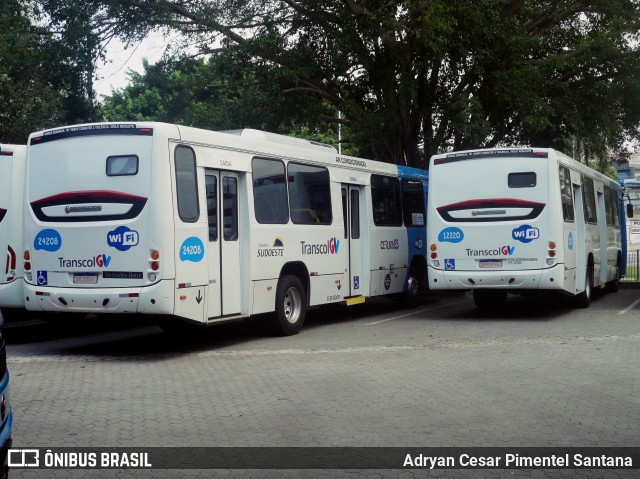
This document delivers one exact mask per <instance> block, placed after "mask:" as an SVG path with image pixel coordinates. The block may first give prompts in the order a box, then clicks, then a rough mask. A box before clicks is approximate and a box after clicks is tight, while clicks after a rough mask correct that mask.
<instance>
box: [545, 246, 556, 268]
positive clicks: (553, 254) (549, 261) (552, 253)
mask: <svg viewBox="0 0 640 479" xmlns="http://www.w3.org/2000/svg"><path fill="white" fill-rule="evenodd" d="M548 246H549V249H548V250H547V256H548V258H547V264H548V265H552V264H553V262H554V258H555V257H556V243H555V241H549V244H548Z"/></svg>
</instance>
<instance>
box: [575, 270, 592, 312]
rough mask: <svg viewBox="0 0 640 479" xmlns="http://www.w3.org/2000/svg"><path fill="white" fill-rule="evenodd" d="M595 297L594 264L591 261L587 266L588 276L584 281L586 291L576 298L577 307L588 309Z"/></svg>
mask: <svg viewBox="0 0 640 479" xmlns="http://www.w3.org/2000/svg"><path fill="white" fill-rule="evenodd" d="M592 296H593V263H592V262H591V260H589V263H588V264H587V276H586V278H585V280H584V291H583V292H582V293H580V294H578V295H577V296H576V298H575V305H576V307H578V308H588V307H589V305H590V304H591V298H592Z"/></svg>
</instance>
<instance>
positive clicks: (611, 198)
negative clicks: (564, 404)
mask: <svg viewBox="0 0 640 479" xmlns="http://www.w3.org/2000/svg"><path fill="white" fill-rule="evenodd" d="M429 178H430V187H429V213H428V215H427V218H428V220H427V232H428V233H427V236H428V242H429V249H430V251H429V260H428V265H429V267H428V276H429V288H430V289H433V290H439V289H465V290H473V295H474V300H475V302H476V305H477V306H478V307H480V308H492V307H497V306H500V305H502V304H504V302H505V300H506V297H507V292H514V293H518V292H523V291H527V290H561V291H564V292H566V293H569V294H570V295H573V296H574V297H575V302H576V304H577V305H578V306H581V307H587V306H589V303H590V301H591V297H592V292H593V289H594V287H604V286H605V285H607V284H608V285H610V287H611V289H614V290H615V289H617V286H618V280H619V279H620V277H621V276H622V275H623V274H624V271H625V265H626V238H625V233H624V227H625V220H624V217H623V208H622V207H621V206H622V193H621V188H620V185H619V184H618V183H617V182H616V181H614V180H612V179H610V178H608V177H607V176H605V175H602V174H600V173H598V172H597V171H595V170H593V169H591V168H588V167H587V166H585V165H583V164H581V163H579V162H577V161H575V160H573V159H572V158H569V157H568V156H566V155H563V154H562V153H559V152H557V151H554V150H552V149H544V148H518V149H486V150H473V151H462V152H457V153H449V154H442V155H435V156H433V157H432V158H431V160H430V165H429Z"/></svg>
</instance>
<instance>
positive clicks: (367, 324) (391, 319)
mask: <svg viewBox="0 0 640 479" xmlns="http://www.w3.org/2000/svg"><path fill="white" fill-rule="evenodd" d="M445 306H449V304H448V303H445V304H441V305H439V306H434V307H433V308H427V309H421V310H419V311H414V312H413V313H407V314H402V315H400V316H394V317H393V318H387V319H381V320H380V321H374V322H373V323H366V324H365V326H374V325H376V324H380V323H386V322H387V321H393V320H394V319H400V318H406V317H407V316H414V315H416V314H419V313H426V312H428V311H434V310H436V309H440V308H444V307H445Z"/></svg>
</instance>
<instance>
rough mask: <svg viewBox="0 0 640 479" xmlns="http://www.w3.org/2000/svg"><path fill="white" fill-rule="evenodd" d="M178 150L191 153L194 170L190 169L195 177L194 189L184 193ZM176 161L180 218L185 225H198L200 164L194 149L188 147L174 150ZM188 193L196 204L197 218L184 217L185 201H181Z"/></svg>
mask: <svg viewBox="0 0 640 479" xmlns="http://www.w3.org/2000/svg"><path fill="white" fill-rule="evenodd" d="M178 150H184V151H189V152H191V158H190V161H191V162H192V165H193V168H192V169H190V171H189V172H190V173H192V176H193V185H192V186H193V189H190V188H187V189H186V190H185V191H184V192H183V191H182V186H181V183H180V181H179V177H180V176H181V175H180V171H178ZM174 160H175V175H176V180H175V181H176V204H177V208H178V216H179V217H180V220H182V222H183V223H197V222H198V220H199V219H200V201H199V196H198V164H197V161H196V152H195V151H194V150H193V148H191V147H190V146H187V145H177V146H176V148H175V150H174ZM187 192H190V193H189V194H191V195H193V198H192V199H193V200H195V201H194V204H195V209H196V211H195V216H186V215H183V208H182V207H183V206H184V204H185V203H184V201H185V200H182V201H181V198H183V195H184V194H186V193H187Z"/></svg>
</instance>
